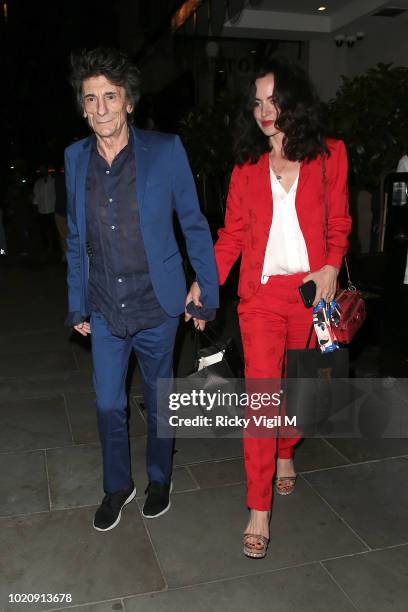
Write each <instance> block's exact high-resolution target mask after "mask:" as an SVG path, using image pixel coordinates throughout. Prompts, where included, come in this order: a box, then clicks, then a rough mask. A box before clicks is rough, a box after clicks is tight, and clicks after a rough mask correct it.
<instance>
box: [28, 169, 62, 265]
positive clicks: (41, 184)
mask: <svg viewBox="0 0 408 612" xmlns="http://www.w3.org/2000/svg"><path fill="white" fill-rule="evenodd" d="M39 173H40V176H39V178H38V179H37V180H36V181H35V183H34V190H33V204H34V206H36V208H37V212H38V218H39V222H40V234H41V241H42V245H43V249H44V256H45V258H46V259H47V258H49V257H50V256H52V255H55V254H56V253H57V252H58V238H57V228H56V227H55V218H54V214H55V181H54V177H53V176H52V175H51V174H49V173H48V167H47V165H46V164H41V165H40V167H39Z"/></svg>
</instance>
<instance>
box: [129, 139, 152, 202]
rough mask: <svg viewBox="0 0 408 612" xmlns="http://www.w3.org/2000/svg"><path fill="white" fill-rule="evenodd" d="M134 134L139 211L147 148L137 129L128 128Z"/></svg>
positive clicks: (145, 171)
mask: <svg viewBox="0 0 408 612" xmlns="http://www.w3.org/2000/svg"><path fill="white" fill-rule="evenodd" d="M130 129H131V130H132V132H133V136H134V141H133V142H134V152H135V161H136V198H137V205H138V208H139V211H141V210H142V207H143V201H144V194H145V190H146V180H147V173H148V162H149V148H148V146H147V144H146V142H145V140H144V139H143V135H142V133H141V132H140V131H139V130H136V129H135V128H133V127H131V128H130Z"/></svg>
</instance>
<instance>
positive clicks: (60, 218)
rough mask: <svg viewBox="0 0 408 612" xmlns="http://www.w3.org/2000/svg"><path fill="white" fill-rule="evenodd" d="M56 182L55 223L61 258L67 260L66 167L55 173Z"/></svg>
mask: <svg viewBox="0 0 408 612" xmlns="http://www.w3.org/2000/svg"><path fill="white" fill-rule="evenodd" d="M54 184H55V225H56V228H57V231H58V236H59V240H60V248H61V258H62V261H63V262H66V261H67V257H66V253H67V233H68V227H67V190H66V187H65V175H64V169H63V168H59V169H58V170H57V171H56V172H55V175H54Z"/></svg>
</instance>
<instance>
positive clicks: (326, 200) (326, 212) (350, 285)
mask: <svg viewBox="0 0 408 612" xmlns="http://www.w3.org/2000/svg"><path fill="white" fill-rule="evenodd" d="M321 159H322V179H323V199H324V254H325V256H326V257H327V235H328V227H329V196H328V193H327V174H326V160H325V157H324V154H322V156H321ZM342 263H344V267H345V269H346V275H347V288H348V289H349V291H356V287H355V285H353V282H352V280H351V278H350V268H349V264H348V259H347V255H344V257H343V262H342ZM339 272H340V270H339Z"/></svg>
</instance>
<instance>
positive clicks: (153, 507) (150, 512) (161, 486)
mask: <svg viewBox="0 0 408 612" xmlns="http://www.w3.org/2000/svg"><path fill="white" fill-rule="evenodd" d="M172 489H173V483H172V482H171V483H170V484H166V483H163V482H156V481H152V482H149V485H148V487H147V489H146V491H145V493H147V498H146V501H145V503H144V506H143V510H142V514H143V516H144V517H145V518H157V517H158V516H162V515H163V514H165V513H166V512H167V510H169V509H170V506H171V501H170V493H171V491H172Z"/></svg>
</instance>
